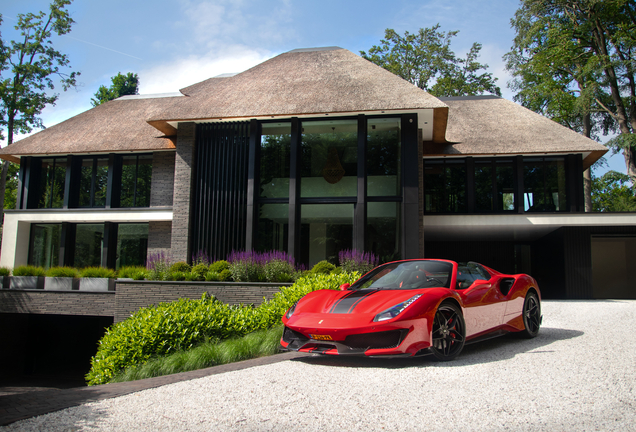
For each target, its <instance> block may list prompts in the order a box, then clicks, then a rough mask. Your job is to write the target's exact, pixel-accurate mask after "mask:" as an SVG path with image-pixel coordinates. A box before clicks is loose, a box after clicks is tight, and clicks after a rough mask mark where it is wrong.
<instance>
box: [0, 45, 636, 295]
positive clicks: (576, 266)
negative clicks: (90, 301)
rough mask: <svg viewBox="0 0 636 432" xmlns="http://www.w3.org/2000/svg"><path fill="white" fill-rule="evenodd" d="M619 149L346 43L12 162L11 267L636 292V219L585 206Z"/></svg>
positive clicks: (131, 109)
mask: <svg viewBox="0 0 636 432" xmlns="http://www.w3.org/2000/svg"><path fill="white" fill-rule="evenodd" d="M605 152H606V148H605V147H604V146H602V145H600V144H598V143H596V142H594V141H592V140H590V139H588V138H585V137H583V136H581V135H579V134H576V133H575V132H572V131H570V130H568V129H566V128H564V127H562V126H560V125H558V124H556V123H555V122H553V121H551V120H548V119H546V118H544V117H542V116H540V115H538V114H536V113H533V112H531V111H529V110H527V109H525V108H522V107H520V106H518V105H516V104H514V103H512V102H510V101H507V100H505V99H501V98H497V97H490V96H484V97H465V98H461V97H460V98H435V97H433V96H431V95H430V94H428V93H427V92H425V91H423V90H421V89H418V88H417V87H415V86H413V85H412V84H410V83H408V82H406V81H404V80H402V79H401V78H399V77H397V76H395V75H393V74H391V73H389V72H387V71H386V70H384V69H382V68H380V67H378V66H376V65H374V64H372V63H370V62H368V61H367V60H364V59H362V58H360V57H359V56H357V55H356V54H354V53H352V52H350V51H347V50H344V49H341V48H337V47H328V48H314V49H299V50H293V51H290V52H287V53H284V54H281V55H279V56H277V57H274V58H272V59H270V60H268V61H265V62H263V63H261V64H259V65H257V66H255V67H253V68H251V69H249V70H247V71H245V72H242V73H240V74H236V75H229V76H228V75H226V76H220V77H215V78H211V79H208V80H206V81H203V82H201V83H198V84H194V85H192V86H189V87H186V88H184V89H181V90H180V91H179V92H178V93H171V94H162V95H150V96H143V95H139V96H125V97H122V98H119V99H117V100H114V101H111V102H108V103H106V104H103V105H100V106H97V107H95V108H93V109H91V110H89V111H86V112H84V113H82V114H79V115H77V116H75V117H73V118H71V119H69V120H67V121H65V122H63V123H60V124H58V125H55V126H53V127H50V128H48V129H46V130H43V131H41V132H39V133H37V134H34V135H32V136H30V137H27V138H24V139H22V140H20V141H18V142H16V143H14V144H13V145H11V146H9V147H7V148H4V149H2V150H1V151H0V157H1V158H4V159H7V160H12V161H16V162H20V185H19V191H18V199H17V208H16V209H15V210H7V211H6V213H5V223H4V235H3V240H2V254H1V261H0V265H2V266H8V267H13V266H16V265H19V264H26V263H30V264H35V265H42V266H45V267H48V266H54V265H75V266H77V267H83V266H88V265H103V266H109V267H113V268H118V267H120V266H122V265H130V264H143V262H144V261H145V259H146V257H147V256H148V255H150V254H154V253H157V252H159V251H165V252H169V253H170V255H171V257H172V259H173V260H189V259H191V257H192V255H193V254H195V253H197V252H199V251H203V252H205V253H206V254H208V255H210V256H212V257H215V258H217V259H221V258H224V257H225V256H226V255H227V254H228V252H230V251H231V250H233V249H235V250H240V249H258V250H271V249H277V250H284V251H286V252H287V253H288V254H290V255H292V256H294V257H295V258H296V260H297V261H299V262H301V263H304V264H305V265H308V266H311V265H313V264H315V263H316V262H318V261H320V260H323V259H330V260H335V259H336V258H337V254H338V251H339V250H342V249H347V248H356V249H359V250H367V251H372V252H374V253H375V254H376V255H378V256H380V257H381V259H382V260H383V261H387V260H394V259H401V258H414V257H440V258H449V259H456V260H474V261H479V262H482V263H483V264H485V265H488V266H491V267H493V268H495V269H499V270H501V271H504V272H527V273H530V274H533V275H534V276H535V277H536V278H537V279H538V280H539V282H540V285H541V287H542V289H543V292H544V294H545V296H546V297H557V298H608V297H611V298H615V297H622V298H625V297H626V298H636V288H635V287H634V283H633V282H630V281H629V280H628V278H627V270H626V269H627V257H629V256H630V254H631V252H636V239H635V238H634V237H633V236H634V235H636V215H634V214H592V213H585V212H584V211H583V208H584V207H583V177H582V174H583V171H584V170H585V169H586V168H588V167H589V166H590V165H591V164H592V163H593V162H595V161H596V160H597V159H598V158H600V157H601V156H602V155H603V154H604V153H605Z"/></svg>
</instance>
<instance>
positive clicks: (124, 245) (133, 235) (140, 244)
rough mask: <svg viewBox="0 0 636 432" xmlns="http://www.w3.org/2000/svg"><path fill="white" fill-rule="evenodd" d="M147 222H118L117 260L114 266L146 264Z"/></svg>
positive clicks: (117, 267)
mask: <svg viewBox="0 0 636 432" xmlns="http://www.w3.org/2000/svg"><path fill="white" fill-rule="evenodd" d="M147 252H148V224H147V223H130V224H119V225H118V227H117V261H116V265H115V268H116V269H119V268H120V267H124V266H143V265H146V254H147Z"/></svg>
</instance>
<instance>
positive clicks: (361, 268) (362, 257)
mask: <svg viewBox="0 0 636 432" xmlns="http://www.w3.org/2000/svg"><path fill="white" fill-rule="evenodd" d="M338 259H339V261H340V267H342V269H343V270H344V271H346V272H349V273H351V272H354V271H357V272H360V273H361V274H365V273H367V272H369V271H371V270H372V269H373V268H374V267H376V266H377V265H378V263H379V261H380V260H379V258H378V257H377V256H376V255H375V254H374V253H373V252H362V251H359V250H356V249H345V250H342V251H340V252H339V253H338Z"/></svg>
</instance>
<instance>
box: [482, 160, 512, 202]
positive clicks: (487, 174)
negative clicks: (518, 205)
mask: <svg viewBox="0 0 636 432" xmlns="http://www.w3.org/2000/svg"><path fill="white" fill-rule="evenodd" d="M513 172H514V170H513V164H512V161H511V160H497V159H485V160H484V159H482V160H479V159H478V160H476V161H475V211H477V212H496V211H511V210H514V209H515V194H514V184H513ZM493 196H494V197H496V200H493Z"/></svg>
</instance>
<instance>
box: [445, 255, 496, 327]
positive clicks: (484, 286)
mask: <svg viewBox="0 0 636 432" xmlns="http://www.w3.org/2000/svg"><path fill="white" fill-rule="evenodd" d="M457 272H458V274H457V280H458V283H457V286H456V290H457V292H458V293H459V296H460V297H461V299H462V302H463V305H464V320H465V322H466V337H471V336H475V335H478V334H480V333H484V332H487V331H489V330H491V329H494V328H495V327H498V326H500V325H501V323H502V322H503V316H504V313H505V311H506V301H505V298H504V296H503V295H502V294H501V292H500V291H499V289H498V288H497V287H496V284H495V283H493V282H494V281H493V278H491V277H490V274H489V273H488V272H487V271H486V270H485V269H484V268H483V267H481V266H480V265H479V264H476V263H468V264H465V265H462V264H460V265H459V266H458V268H457ZM462 281H463V283H462Z"/></svg>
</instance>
